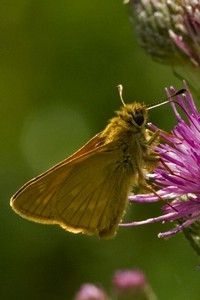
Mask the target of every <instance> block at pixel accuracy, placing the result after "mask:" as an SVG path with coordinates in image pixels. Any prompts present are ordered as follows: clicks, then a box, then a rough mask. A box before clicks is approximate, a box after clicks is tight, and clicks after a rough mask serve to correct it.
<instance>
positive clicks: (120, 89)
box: [117, 84, 126, 106]
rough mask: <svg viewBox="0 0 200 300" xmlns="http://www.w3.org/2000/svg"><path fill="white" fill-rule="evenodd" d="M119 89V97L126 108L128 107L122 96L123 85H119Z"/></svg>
mask: <svg viewBox="0 0 200 300" xmlns="http://www.w3.org/2000/svg"><path fill="white" fill-rule="evenodd" d="M117 89H118V93H119V97H120V100H121V102H122V104H123V105H124V106H126V104H125V102H124V99H123V96H122V94H123V85H122V84H119V85H118V86H117Z"/></svg>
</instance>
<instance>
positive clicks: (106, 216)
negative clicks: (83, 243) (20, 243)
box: [11, 145, 130, 237]
mask: <svg viewBox="0 0 200 300" xmlns="http://www.w3.org/2000/svg"><path fill="white" fill-rule="evenodd" d="M108 149H109V151H108ZM120 151H121V150H120V149H117V147H116V146H115V145H113V146H111V145H109V147H107V145H104V146H103V147H99V148H96V150H95V151H93V152H92V153H91V152H90V155H83V156H80V157H79V158H78V159H76V161H73V159H72V160H70V159H69V160H67V162H66V160H65V161H63V163H60V164H59V165H57V166H56V167H54V168H52V169H50V170H49V171H47V172H45V173H44V174H42V175H40V176H38V177H37V178H35V179H33V180H32V181H30V182H29V183H27V184H26V185H25V186H24V187H22V188H21V190H20V191H19V192H17V193H16V194H15V195H14V196H13V198H12V204H11V205H12V207H13V208H14V210H15V211H16V212H17V213H19V214H20V215H21V216H22V217H25V218H28V219H31V220H33V221H36V222H41V223H46V224H59V225H60V226H62V227H63V228H64V229H66V230H68V231H71V232H74V233H78V232H83V233H87V234H95V233H96V234H98V235H100V236H104V237H111V236H113V235H114V233H115V231H116V228H117V226H118V223H119V222H120V220H121V217H122V214H123V211H124V209H125V206H126V199H127V194H128V189H129V186H130V174H129V173H128V172H127V171H126V170H125V169H124V168H123V165H120V164H119V158H120V156H121V155H122V154H121V153H120ZM119 186H120V188H119Z"/></svg>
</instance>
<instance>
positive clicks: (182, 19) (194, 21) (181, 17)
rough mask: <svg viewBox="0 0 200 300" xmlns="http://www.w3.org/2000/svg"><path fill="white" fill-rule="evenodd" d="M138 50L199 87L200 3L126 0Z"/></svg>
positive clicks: (185, 0) (186, 0) (189, 0)
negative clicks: (139, 45)
mask: <svg viewBox="0 0 200 300" xmlns="http://www.w3.org/2000/svg"><path fill="white" fill-rule="evenodd" d="M127 2H128V3H129V6H130V9H131V13H132V14H133V15H134V17H135V18H134V19H135V24H136V31H137V33H138V37H139V41H140V44H141V46H142V47H143V48H144V49H145V50H146V52H147V53H148V54H150V55H151V56H152V58H153V59H155V60H157V61H159V62H162V63H167V64H170V65H171V66H172V67H173V69H174V71H175V72H176V73H178V74H179V76H181V77H182V78H183V77H184V78H186V79H187V80H190V81H191V82H192V83H193V84H195V83H196V84H198V82H199V78H198V73H199V70H198V67H199V66H200V3H199V1H194V0H182V1H180V0H175V1H171V0H169V1H165V0H129V1H126V3H127ZM194 73H195V74H194Z"/></svg>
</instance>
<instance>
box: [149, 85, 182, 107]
mask: <svg viewBox="0 0 200 300" xmlns="http://www.w3.org/2000/svg"><path fill="white" fill-rule="evenodd" d="M185 92H187V90H186V89H181V90H178V91H177V92H176V93H174V94H173V95H171V96H169V97H167V98H166V100H165V101H163V102H160V103H157V104H155V105H152V106H150V107H148V108H147V110H150V109H153V108H156V107H159V106H162V105H164V104H166V103H169V102H173V98H174V97H176V96H178V95H182V94H184V93H185Z"/></svg>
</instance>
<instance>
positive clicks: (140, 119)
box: [133, 110, 144, 126]
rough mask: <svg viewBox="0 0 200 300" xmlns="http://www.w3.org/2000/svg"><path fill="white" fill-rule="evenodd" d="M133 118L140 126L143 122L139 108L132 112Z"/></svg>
mask: <svg viewBox="0 0 200 300" xmlns="http://www.w3.org/2000/svg"><path fill="white" fill-rule="evenodd" d="M133 120H134V122H135V123H136V124H137V125H138V126H141V125H142V124H143V123H144V115H143V113H142V111H141V110H139V111H136V112H135V113H134V115H133Z"/></svg>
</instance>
